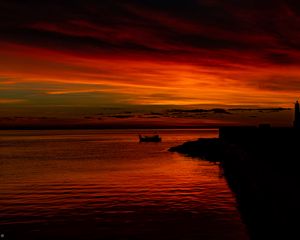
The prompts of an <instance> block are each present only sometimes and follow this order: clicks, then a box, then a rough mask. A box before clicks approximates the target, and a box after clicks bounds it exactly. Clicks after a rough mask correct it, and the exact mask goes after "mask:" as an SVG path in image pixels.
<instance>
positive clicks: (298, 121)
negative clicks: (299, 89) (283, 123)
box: [294, 101, 300, 128]
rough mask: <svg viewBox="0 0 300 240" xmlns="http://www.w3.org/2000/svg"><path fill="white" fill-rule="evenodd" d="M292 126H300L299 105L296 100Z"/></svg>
mask: <svg viewBox="0 0 300 240" xmlns="http://www.w3.org/2000/svg"><path fill="white" fill-rule="evenodd" d="M294 128H300V107H299V102H298V101H297V102H296V103H295V119H294Z"/></svg>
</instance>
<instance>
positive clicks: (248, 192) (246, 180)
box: [170, 128, 300, 240]
mask: <svg viewBox="0 0 300 240" xmlns="http://www.w3.org/2000/svg"><path fill="white" fill-rule="evenodd" d="M244 130H245V129H244ZM235 131H236V133H237V135H236V136H234V132H235ZM226 134H227V135H226ZM228 136H229V137H228ZM297 136H298V133H297V131H296V132H294V131H293V130H290V129H285V130H283V129H280V130H279V129H268V130H266V129H258V128H256V129H254V128H253V129H252V130H251V129H247V130H245V131H244V132H243V129H238V130H237V129H235V130H233V132H232V134H231V133H230V130H229V129H226V130H225V134H224V132H222V131H220V138H215V139H199V140H197V141H192V142H187V143H184V144H183V145H180V146H176V147H172V148H171V149H170V151H172V152H178V153H181V154H186V155H188V156H191V157H197V158H201V159H202V160H208V161H212V162H217V163H219V164H220V166H221V167H222V169H223V172H224V176H225V178H226V180H227V182H228V185H229V186H230V188H231V189H232V191H233V193H234V194H235V196H236V200H237V207H238V209H239V211H240V213H241V217H242V219H243V221H244V223H245V224H246V226H247V228H248V231H249V235H250V237H251V239H254V240H257V239H258V240H260V239H272V238H275V239H278V238H279V239H300V231H299V229H298V228H299V224H300V220H299V217H300V173H299V167H300V157H299V156H300V153H299V150H300V138H299V139H298V137H297ZM299 136H300V135H299Z"/></svg>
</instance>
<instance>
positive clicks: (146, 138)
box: [139, 135, 161, 142]
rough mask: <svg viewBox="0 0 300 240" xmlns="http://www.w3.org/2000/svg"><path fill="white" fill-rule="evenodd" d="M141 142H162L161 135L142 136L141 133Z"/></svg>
mask: <svg viewBox="0 0 300 240" xmlns="http://www.w3.org/2000/svg"><path fill="white" fill-rule="evenodd" d="M139 139H140V142H161V137H160V136H159V135H153V136H142V135H139Z"/></svg>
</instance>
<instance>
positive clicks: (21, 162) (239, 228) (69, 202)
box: [0, 130, 248, 240]
mask: <svg viewBox="0 0 300 240" xmlns="http://www.w3.org/2000/svg"><path fill="white" fill-rule="evenodd" d="M157 132H158V133H159V134H160V135H161V136H162V138H163V142H162V143H138V137H137V134H138V133H141V134H152V133H153V131H152V130H151V131H150V130H97V131H83V130H70V131H69V130H68V131H0V234H2V235H1V237H3V238H2V239H8V240H9V239H108V240H110V239H120V240H121V239H122V240H123V239H128V240H137V239H164V240H167V239H174V240H176V239H180V240H189V239H201V240H208V239H209V240H210V239H213V240H219V239H220V240H224V239H226V240H227V239H228V240H229V239H232V240H245V239H248V238H247V236H246V235H247V234H246V230H245V227H244V225H243V224H242V223H241V220H240V216H239V214H238V211H237V210H236V203H235V199H234V196H233V195H232V193H231V191H230V190H229V188H228V186H227V184H226V181H225V179H223V178H221V177H220V169H219V167H218V166H217V165H214V164H211V163H208V162H206V161H202V160H199V159H192V158H189V157H185V156H182V155H179V154H176V153H170V152H168V151H167V149H168V148H169V147H171V146H175V145H178V144H180V143H183V142H185V141H187V140H194V139H197V138H199V137H216V136H217V131H214V130H159V131H157Z"/></svg>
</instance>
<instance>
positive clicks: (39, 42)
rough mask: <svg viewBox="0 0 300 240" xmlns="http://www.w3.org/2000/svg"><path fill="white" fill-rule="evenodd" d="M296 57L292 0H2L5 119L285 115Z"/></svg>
mask: <svg viewBox="0 0 300 240" xmlns="http://www.w3.org/2000/svg"><path fill="white" fill-rule="evenodd" d="M299 67H300V2H299V1H297V0H285V1H284V0H263V1H262V0H243V1H241V0H184V1H183V0H182V1H179V0H163V1H162V0H128V1H127V0H101V1H96V0H82V1H81V0H74V1H66V0H60V1H58V0H51V1H50V0H44V1H33V0H27V1H17V0H10V1H1V2H0V93H1V94H0V117H1V119H0V121H1V122H2V124H11V123H12V122H14V123H13V124H27V123H29V122H30V123H33V124H36V122H34V121H38V122H43V121H44V122H47V123H49V122H53V123H54V122H55V124H57V123H58V122H61V121H65V123H66V124H68V123H69V122H68V121H71V122H72V123H74V122H81V123H82V122H84V123H88V124H104V125H105V124H115V125H118V124H125V125H126V124H127V123H128V122H131V124H136V123H140V122H143V123H144V124H145V125H147V124H148V125H149V124H150V125H151V124H152V125H155V126H159V125H164V126H165V125H172V126H173V125H176V124H177V125H180V126H200V125H205V126H206V125H209V124H210V125H220V124H238V123H246V124H252V123H253V124H254V123H255V124H256V123H258V122H264V121H268V122H271V123H274V124H279V125H281V124H282V125H288V124H290V121H291V118H292V111H291V110H289V109H286V108H291V107H293V105H292V104H293V102H294V101H295V100H296V99H297V98H298V97H299V96H300V68H299ZM216 108H217V110H216ZM260 108H263V109H264V110H260ZM274 108H280V109H275V110H274ZM238 109H240V110H238ZM223 110H224V111H223ZM71 118H72V120H70V119H71ZM34 119H35V120H34ZM36 119H38V120H36ZM58 119H60V120H58ZM62 119H64V120H62ZM171 122H172V123H171Z"/></svg>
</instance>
